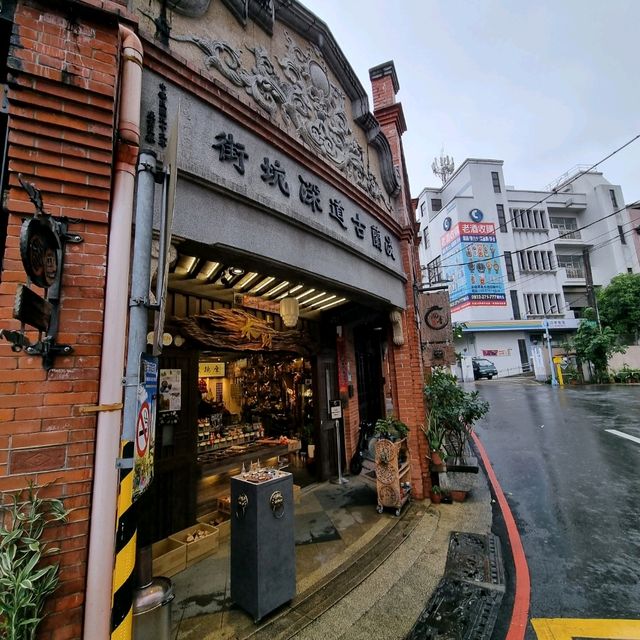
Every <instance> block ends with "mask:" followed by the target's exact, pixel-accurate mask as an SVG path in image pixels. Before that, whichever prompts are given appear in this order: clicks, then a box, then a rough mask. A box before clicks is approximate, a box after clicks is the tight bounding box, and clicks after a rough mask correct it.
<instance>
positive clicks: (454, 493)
mask: <svg viewBox="0 0 640 640" xmlns="http://www.w3.org/2000/svg"><path fill="white" fill-rule="evenodd" d="M467 493H468V492H467V491H462V490H460V489H451V490H450V491H449V494H450V495H451V499H452V500H453V501H454V502H464V501H465V500H466V498H467Z"/></svg>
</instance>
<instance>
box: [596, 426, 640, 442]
mask: <svg viewBox="0 0 640 640" xmlns="http://www.w3.org/2000/svg"><path fill="white" fill-rule="evenodd" d="M605 431H606V432H607V433H613V435H614V436H619V437H620V438H626V439H627V440H631V442H635V443H637V444H640V438H636V437H635V436H630V435H629V434H628V433H622V431H617V430H616V429H605Z"/></svg>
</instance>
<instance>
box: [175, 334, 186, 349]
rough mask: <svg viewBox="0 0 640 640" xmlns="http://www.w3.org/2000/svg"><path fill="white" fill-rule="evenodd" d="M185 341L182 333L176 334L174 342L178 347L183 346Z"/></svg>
mask: <svg viewBox="0 0 640 640" xmlns="http://www.w3.org/2000/svg"><path fill="white" fill-rule="evenodd" d="M184 343H185V339H184V338H183V337H182V336H181V335H180V334H178V335H177V336H175V338H174V339H173V344H175V345H176V347H181V346H182V345H183V344H184Z"/></svg>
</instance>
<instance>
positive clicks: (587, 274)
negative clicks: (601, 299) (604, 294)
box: [582, 247, 602, 332]
mask: <svg viewBox="0 0 640 640" xmlns="http://www.w3.org/2000/svg"><path fill="white" fill-rule="evenodd" d="M582 260H583V262H584V278H585V280H586V282H587V301H588V303H589V306H590V307H591V308H592V309H595V312H596V320H597V321H598V329H600V332H602V325H601V324H600V311H599V310H598V301H597V299H596V292H595V289H594V287H593V273H592V271H591V258H590V256H589V249H588V248H587V247H585V248H584V249H583V250H582Z"/></svg>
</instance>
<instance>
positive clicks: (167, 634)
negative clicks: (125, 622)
mask: <svg viewBox="0 0 640 640" xmlns="http://www.w3.org/2000/svg"><path fill="white" fill-rule="evenodd" d="M174 597H175V593H174V591H173V583H172V582H171V580H169V578H164V577H157V578H153V579H152V580H151V582H149V584H147V585H145V586H143V587H138V588H137V589H136V590H135V591H134V594H133V639H134V640H170V639H171V601H172V600H173V599H174Z"/></svg>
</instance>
